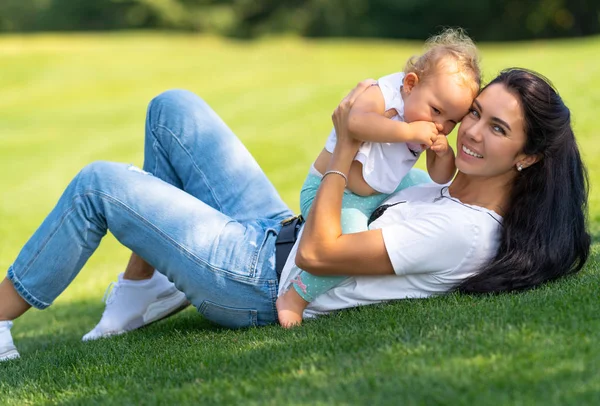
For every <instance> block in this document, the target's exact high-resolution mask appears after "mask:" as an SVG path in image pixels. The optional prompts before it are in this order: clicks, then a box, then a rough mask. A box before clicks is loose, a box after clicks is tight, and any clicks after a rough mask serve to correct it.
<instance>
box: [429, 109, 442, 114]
mask: <svg viewBox="0 0 600 406" xmlns="http://www.w3.org/2000/svg"><path fill="white" fill-rule="evenodd" d="M431 109H432V110H433V112H434V113H435V114H441V113H442V112H441V111H439V110H438V109H436V108H435V107H432V108H431Z"/></svg>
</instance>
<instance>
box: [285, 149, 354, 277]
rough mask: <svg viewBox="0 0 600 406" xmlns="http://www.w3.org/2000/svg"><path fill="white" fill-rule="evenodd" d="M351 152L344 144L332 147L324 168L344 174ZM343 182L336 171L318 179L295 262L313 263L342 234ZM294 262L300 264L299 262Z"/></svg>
mask: <svg viewBox="0 0 600 406" xmlns="http://www.w3.org/2000/svg"><path fill="white" fill-rule="evenodd" d="M355 153H356V152H354V151H352V150H350V149H348V148H336V150H335V151H334V153H333V156H332V157H331V160H330V162H329V166H328V168H327V172H329V171H339V172H342V173H343V174H345V175H346V176H348V173H349V172H350V165H351V164H352V160H353V158H354V154H355ZM327 172H326V173H327ZM345 185H346V180H345V179H344V177H342V176H341V175H339V174H337V173H331V174H329V175H326V176H325V177H324V178H323V180H322V181H321V186H320V187H319V190H318V191H317V195H316V197H315V200H314V201H313V205H312V207H311V210H310V215H309V216H308V219H307V221H306V225H305V226H304V232H303V234H302V240H301V241H300V246H299V250H298V254H299V255H298V256H299V257H297V258H296V263H298V262H303V261H304V260H306V261H309V262H310V263H314V261H316V260H317V258H318V257H319V255H320V251H321V250H326V249H327V247H328V246H330V245H331V244H335V241H336V240H337V238H338V237H339V236H341V235H342V226H341V211H342V198H343V196H344V188H345ZM298 266H300V267H302V265H301V264H298Z"/></svg>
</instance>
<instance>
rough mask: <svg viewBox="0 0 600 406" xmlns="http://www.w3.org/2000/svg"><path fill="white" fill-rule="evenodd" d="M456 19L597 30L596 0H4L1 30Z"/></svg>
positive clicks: (508, 29) (251, 30)
mask: <svg viewBox="0 0 600 406" xmlns="http://www.w3.org/2000/svg"><path fill="white" fill-rule="evenodd" d="M439 26H461V27H463V28H465V29H467V30H468V31H469V33H470V34H471V35H472V36H473V37H475V38H476V39H477V40H479V41H499V40H504V41H505V40H519V39H532V38H554V37H561V36H568V37H572V36H583V35H591V34H595V33H598V32H599V31H600V5H599V2H598V0H527V1H523V0H478V1H465V0H445V1H437V0H83V1H82V0H3V1H2V2H0V31H19V32H28V31H47V30H52V31H64V30H113V29H140V28H142V29H153V28H161V29H172V30H185V31H196V32H204V33H207V32H208V33H217V34H224V35H231V36H236V37H241V38H250V37H255V36H257V35H262V34H267V33H271V34H272V33H288V34H289V33H293V34H299V35H302V36H310V37H328V36H336V37H385V38H404V39H424V38H426V37H427V36H429V35H431V34H432V33H433V32H435V31H437V30H438V28H439Z"/></svg>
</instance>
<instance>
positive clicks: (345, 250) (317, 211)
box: [296, 81, 394, 276]
mask: <svg viewBox="0 0 600 406" xmlns="http://www.w3.org/2000/svg"><path fill="white" fill-rule="evenodd" d="M371 83H372V82H371V81H365V82H361V83H360V84H359V85H358V86H357V87H356V88H355V89H354V90H353V91H352V92H350V94H349V95H348V96H346V98H345V99H344V100H342V102H341V103H340V105H339V106H338V107H337V108H336V110H335V112H334V114H333V117H332V118H333V122H334V126H335V129H336V132H337V137H338V139H337V143H336V146H335V149H334V152H333V156H332V157H331V160H330V163H329V167H328V169H327V170H328V171H339V172H342V173H343V174H345V175H346V176H348V173H349V171H350V165H351V163H352V160H353V159H354V156H355V155H356V152H357V151H358V147H359V146H360V141H358V140H356V139H354V138H352V137H350V136H349V133H348V116H349V112H350V109H351V108H352V105H353V104H354V102H355V101H356V98H357V97H358V96H359V95H360V94H362V93H363V92H364V91H365V90H366V89H368V88H369V86H370V85H371ZM345 186H346V181H345V179H344V177H342V176H340V175H338V174H336V173H331V174H329V175H326V176H325V177H324V178H323V180H322V182H321V186H320V187H319V191H318V192H317V196H316V197H315V200H314V203H313V206H312V208H311V212H310V216H309V217H308V220H307V222H306V225H305V227H304V232H303V234H302V239H301V241H300V245H299V248H298V252H297V254H296V265H298V266H299V267H300V268H302V269H304V270H306V271H308V272H310V273H312V274H315V275H346V276H348V275H367V274H373V275H391V274H393V273H394V270H393V268H392V264H391V262H390V259H389V256H388V254H387V251H386V248H385V244H384V241H383V235H382V232H381V230H370V231H365V232H361V233H355V234H342V228H341V220H340V218H341V209H342V196H343V192H344V187H345Z"/></svg>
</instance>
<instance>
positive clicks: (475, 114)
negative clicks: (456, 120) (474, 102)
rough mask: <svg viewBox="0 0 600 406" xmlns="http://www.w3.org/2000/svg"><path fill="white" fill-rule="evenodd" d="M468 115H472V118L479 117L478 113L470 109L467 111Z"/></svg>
mask: <svg viewBox="0 0 600 406" xmlns="http://www.w3.org/2000/svg"><path fill="white" fill-rule="evenodd" d="M469 114H470V115H472V116H473V117H479V112H478V111H477V110H475V109H473V108H471V109H470V110H469Z"/></svg>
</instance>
